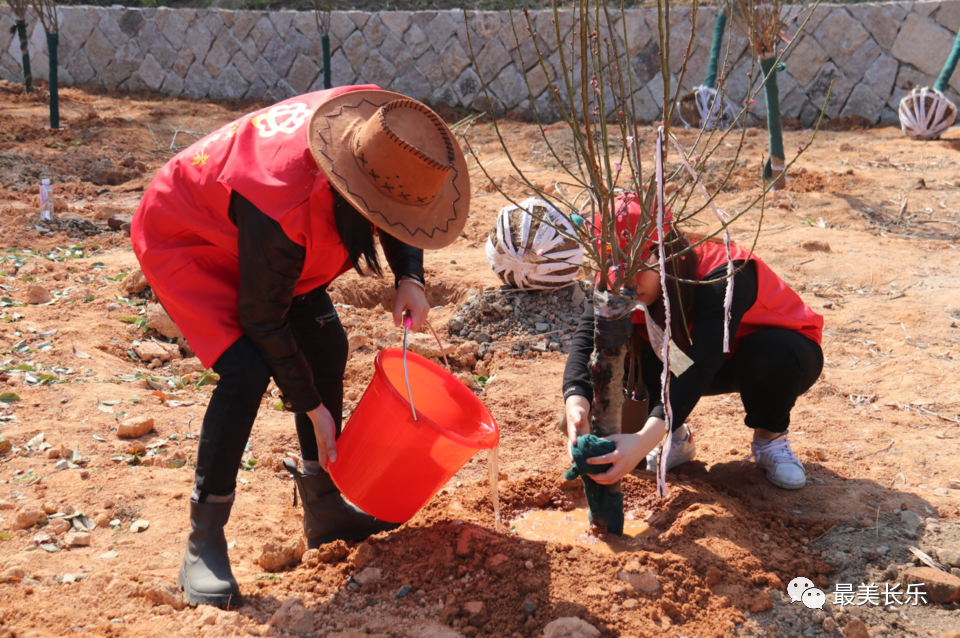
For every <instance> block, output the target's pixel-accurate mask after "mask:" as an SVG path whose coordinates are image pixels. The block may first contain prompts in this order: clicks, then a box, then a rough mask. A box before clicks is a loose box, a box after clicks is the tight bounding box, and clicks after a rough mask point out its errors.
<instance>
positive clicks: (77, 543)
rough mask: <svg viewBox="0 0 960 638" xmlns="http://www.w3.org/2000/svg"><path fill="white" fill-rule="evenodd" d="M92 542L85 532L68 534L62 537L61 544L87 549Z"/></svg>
mask: <svg viewBox="0 0 960 638" xmlns="http://www.w3.org/2000/svg"><path fill="white" fill-rule="evenodd" d="M91 540H92V538H91V536H90V534H88V533H87V532H68V533H67V534H66V535H65V536H64V537H63V542H64V543H66V544H67V545H70V546H71V547H89V546H90V541H91Z"/></svg>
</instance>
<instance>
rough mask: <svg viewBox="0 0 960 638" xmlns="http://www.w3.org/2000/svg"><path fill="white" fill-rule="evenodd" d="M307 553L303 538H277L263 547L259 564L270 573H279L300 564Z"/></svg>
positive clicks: (258, 559)
mask: <svg viewBox="0 0 960 638" xmlns="http://www.w3.org/2000/svg"><path fill="white" fill-rule="evenodd" d="M305 551H306V546H305V545H304V542H303V538H275V539H273V540H272V541H269V542H268V543H266V544H265V545H264V546H263V550H262V551H261V553H260V556H259V557H258V558H257V564H258V565H260V567H262V568H263V569H264V570H266V571H268V572H278V571H281V570H283V569H285V568H287V567H293V566H295V565H297V564H299V563H300V559H301V558H302V557H303V553H304V552H305Z"/></svg>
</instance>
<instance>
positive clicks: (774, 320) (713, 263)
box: [633, 241, 823, 355]
mask: <svg viewBox="0 0 960 638" xmlns="http://www.w3.org/2000/svg"><path fill="white" fill-rule="evenodd" d="M694 252H695V253H696V254H697V273H696V277H697V281H703V280H704V278H706V276H707V275H708V274H710V273H711V272H712V271H714V270H716V269H717V268H720V267H721V266H726V263H727V252H726V250H725V249H724V247H723V244H720V243H716V242H713V241H706V242H703V243H702V244H700V245H699V246H697V247H696V248H694ZM730 253H731V255H732V256H733V259H734V261H737V260H746V259H749V260H751V261H752V262H753V263H754V264H756V268H757V301H756V303H754V304H753V306H752V307H751V308H750V309H749V310H747V312H746V314H745V315H743V319H741V321H740V327H739V328H737V333H736V334H735V335H734V336H733V342H732V343H731V344H730V354H731V355H732V354H733V353H734V352H736V350H737V346H738V345H739V344H740V342H741V341H743V339H744V338H745V337H748V336H749V335H752V334H753V333H755V332H759V331H761V330H763V329H765V328H786V329H787V330H793V331H794V332H799V333H800V334H802V335H804V336H805V337H807V338H809V339H812V340H814V341H816V342H817V343H822V341H823V317H821V316H820V315H818V314H817V313H815V312H814V311H813V310H811V309H810V306H808V305H807V304H805V303H804V302H803V299H801V298H800V295H798V294H797V293H795V292H794V291H793V290H791V289H790V287H789V286H787V284H785V283H784V282H783V280H782V279H780V277H778V276H777V274H776V273H775V272H773V271H772V270H770V267H769V266H767V265H766V264H765V263H763V261H761V260H760V258H759V257H757V256H756V255H753V254H751V253H750V252H749V251H746V250H744V249H743V248H740V247H739V246H735V245H731V246H730ZM633 322H634V323H643V322H644V316H643V313H642V312H640V311H637V312H636V313H634V315H633ZM644 332H645V331H644Z"/></svg>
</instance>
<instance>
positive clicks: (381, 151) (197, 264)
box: [131, 86, 470, 605]
mask: <svg viewBox="0 0 960 638" xmlns="http://www.w3.org/2000/svg"><path fill="white" fill-rule="evenodd" d="M469 207H470V184H469V173H468V171H467V169H466V162H465V160H464V157H463V153H462V151H461V150H460V147H459V145H458V144H457V143H456V141H455V140H454V137H453V135H452V134H451V132H450V130H449V129H448V128H447V126H446V125H445V124H444V123H443V121H442V120H441V119H440V118H439V117H437V115H436V114H434V113H433V111H431V110H430V109H428V108H427V107H426V106H424V105H423V104H421V103H419V102H417V101H415V100H411V99H408V98H405V97H403V96H401V95H397V94H395V93H389V92H386V91H381V90H379V89H378V88H377V87H375V86H357V87H341V88H337V89H332V90H328V91H319V92H315V93H308V94H305V95H300V96H297V97H294V98H290V99H288V100H285V101H283V102H280V103H278V104H275V105H274V106H271V107H268V108H265V109H262V110H260V111H257V112H256V113H251V114H249V115H247V116H245V117H242V118H240V119H239V120H237V121H235V122H232V123H230V124H228V125H226V126H224V127H222V128H221V129H220V130H218V131H216V132H214V133H212V134H210V135H208V136H206V137H204V138H203V139H201V140H199V141H198V142H196V143H195V144H193V145H191V146H190V147H188V148H187V149H185V150H183V151H182V152H181V153H179V154H178V155H177V156H176V157H174V158H173V159H172V160H171V161H170V162H169V163H167V164H166V165H165V166H164V167H163V168H162V169H161V170H160V171H159V172H158V173H157V175H156V177H155V178H154V180H153V182H152V183H151V184H150V187H149V189H148V190H147V192H146V193H145V194H144V197H143V201H142V202H141V204H140V208H139V209H138V210H137V214H136V216H135V217H134V220H133V226H132V231H131V237H132V240H133V248H134V251H135V252H136V254H137V257H138V259H139V260H140V264H141V266H142V268H143V272H144V274H145V275H146V277H147V280H148V281H149V282H150V285H151V286H152V287H153V290H154V292H156V294H157V297H158V298H159V299H160V302H161V303H162V304H163V305H164V307H165V308H166V310H167V312H169V313H170V316H171V317H172V318H173V320H174V321H175V322H176V323H177V326H178V327H179V328H180V330H181V331H182V332H183V334H184V336H185V337H186V339H187V341H188V342H189V343H190V345H191V347H192V348H193V349H194V351H195V352H196V353H197V356H198V357H199V358H200V360H201V362H202V363H203V364H204V365H205V366H208V367H212V368H213V369H214V370H215V371H216V372H217V374H219V375H220V380H219V382H218V384H217V387H216V388H215V389H214V392H213V395H212V397H211V399H210V404H209V406H208V408H207V412H206V414H205V416H204V420H203V426H202V428H201V431H200V444H199V448H198V450H197V469H196V480H195V490H194V492H193V495H192V498H191V499H190V521H191V525H192V529H191V532H190V536H189V539H188V543H187V550H186V554H185V556H184V561H183V564H182V566H181V569H180V574H179V577H178V583H179V585H180V587H181V588H182V589H183V590H184V592H185V594H186V598H187V600H188V601H189V602H190V603H194V604H212V605H227V604H236V603H237V601H238V600H239V589H238V587H237V582H236V580H235V579H234V577H233V574H232V572H231V570H230V563H229V559H228V557H227V543H226V538H225V536H224V532H223V528H224V525H226V523H227V519H228V518H229V515H230V509H231V507H232V503H233V500H234V490H235V487H236V477H237V472H238V470H239V468H240V462H241V457H242V456H243V452H244V448H245V446H246V443H247V439H248V438H249V435H250V431H251V429H252V427H253V422H254V420H255V418H256V416H257V410H258V409H259V407H260V402H261V399H262V398H263V395H264V392H265V391H266V389H267V386H268V384H269V382H270V379H271V377H272V378H273V380H274V381H275V382H276V384H277V387H278V388H279V389H280V392H281V394H282V403H283V407H284V408H285V409H286V410H287V411H290V412H294V413H295V414H296V417H295V423H296V430H297V436H298V438H299V441H300V451H301V455H302V459H303V472H302V473H301V472H300V471H298V470H297V468H296V465H295V464H293V463H292V462H289V465H288V466H287V469H288V470H289V471H291V473H292V474H293V475H294V478H295V480H296V483H297V487H298V490H299V492H300V496H301V501H302V502H303V506H304V532H305V534H306V537H307V544H308V546H309V547H311V548H312V547H317V546H319V545H320V544H323V543H328V542H331V541H333V540H337V539H344V540H359V539H363V538H365V537H367V536H368V535H370V534H372V533H376V532H378V531H381V530H384V529H387V528H388V527H389V526H388V524H386V523H384V522H382V521H378V520H377V519H375V518H373V517H371V516H369V515H367V514H365V513H364V512H362V511H360V510H359V509H357V508H355V507H353V506H352V505H350V504H348V503H346V502H345V501H344V500H343V498H342V497H341V496H340V494H339V492H338V491H337V489H336V486H335V485H334V484H333V481H332V479H331V478H330V475H329V474H328V473H327V472H326V471H325V469H326V466H327V463H328V462H333V461H336V458H337V455H336V444H335V440H336V437H337V435H338V434H339V432H340V427H341V413H342V409H343V374H344V370H345V368H346V362H347V354H348V344H347V338H346V334H345V332H344V329H343V327H342V326H341V324H340V320H339V318H338V316H337V311H336V309H335V308H334V305H333V303H332V302H331V300H330V297H329V295H328V294H327V290H326V289H327V286H328V285H329V284H330V282H332V281H333V280H334V279H335V278H337V277H338V276H339V275H341V274H343V273H344V272H346V271H347V270H350V269H351V268H353V269H355V270H356V271H357V272H359V273H361V274H363V270H366V271H369V272H373V273H376V274H380V273H381V267H380V263H379V260H378V257H377V251H376V246H375V243H374V236H375V234H376V235H377V236H379V240H380V245H381V246H382V248H383V251H384V254H385V256H386V258H387V261H388V263H389V265H390V268H391V270H392V271H393V274H394V275H395V277H396V286H397V301H396V304H395V305H394V308H393V315H394V320H395V322H396V324H397V325H398V326H399V325H400V323H401V321H402V317H403V315H404V314H409V315H410V317H411V319H412V322H413V328H414V329H419V327H420V326H421V325H422V323H423V321H424V319H425V318H426V315H427V312H428V310H429V304H428V303H427V300H426V297H425V295H424V287H425V282H424V271H423V249H425V248H426V249H439V248H442V247H444V246H446V245H448V244H450V243H451V242H453V241H454V240H455V239H456V238H457V237H458V236H459V234H460V232H461V231H462V229H463V226H464V224H465V223H466V219H467V213H468V211H469Z"/></svg>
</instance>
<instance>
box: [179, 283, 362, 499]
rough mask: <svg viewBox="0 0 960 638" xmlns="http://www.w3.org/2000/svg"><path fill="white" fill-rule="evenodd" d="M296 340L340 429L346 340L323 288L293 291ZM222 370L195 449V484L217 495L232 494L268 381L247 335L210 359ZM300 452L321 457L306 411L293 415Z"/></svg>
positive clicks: (265, 368) (264, 364) (263, 362)
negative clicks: (301, 292) (302, 292)
mask: <svg viewBox="0 0 960 638" xmlns="http://www.w3.org/2000/svg"><path fill="white" fill-rule="evenodd" d="M287 318H288V321H289V322H290V327H291V329H292V330H293V334H294V337H295V339H296V341H297V346H298V347H299V348H300V349H301V350H302V351H303V353H304V354H305V355H306V357H307V361H308V362H309V363H310V368H311V369H312V370H313V382H314V384H315V385H316V388H317V391H318V392H319V393H320V398H321V400H322V401H323V405H324V406H325V407H326V408H327V409H328V410H329V411H330V414H331V416H333V420H334V422H335V423H336V424H337V436H339V435H340V428H341V419H342V413H343V373H344V370H345V369H346V366H347V355H348V354H349V345H348V342H347V335H346V332H345V331H344V329H343V326H342V325H341V324H340V318H339V317H338V316H337V311H336V309H335V308H334V307H333V302H332V301H331V300H330V296H329V295H328V294H327V291H326V290H325V289H323V288H318V289H317V290H315V291H313V292H311V293H308V294H306V295H300V296H298V297H294V300H293V304H292V305H291V307H290V312H289V314H288V315H287ZM213 370H214V372H216V373H217V374H219V375H220V381H219V382H218V383H217V386H216V388H215V389H214V391H213V396H212V397H211V399H210V405H209V406H207V413H206V414H205V415H204V417H203V426H202V428H201V430H200V446H199V448H198V450H197V473H196V487H197V489H199V490H200V491H201V492H208V493H210V494H215V495H218V496H226V495H228V494H231V493H232V492H233V491H234V489H236V485H237V472H239V470H240V461H241V459H242V457H243V451H244V449H245V448H246V445H247V439H248V438H250V431H251V430H252V429H253V422H254V420H256V418H257V411H258V410H259V409H260V401H261V399H262V398H263V395H264V393H265V392H266V390H267V386H268V385H269V383H270V377H271V370H270V366H269V365H268V364H267V362H266V360H265V359H264V358H263V356H261V354H260V352H259V351H258V350H257V349H256V347H255V346H254V345H253V342H251V341H250V340H249V339H247V338H246V337H241V338H240V339H237V341H236V342H234V344H233V345H232V346H230V347H229V348H227V350H226V352H224V353H223V354H222V355H221V356H220V358H219V359H218V360H217V362H216V363H215V364H214V365H213ZM295 422H296V427H297V437H298V438H299V440H300V454H301V455H302V457H303V458H304V460H308V461H316V460H318V458H319V453H318V450H317V439H316V434H314V431H313V423H312V422H311V421H310V417H308V416H307V415H306V414H297V415H296V417H295Z"/></svg>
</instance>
